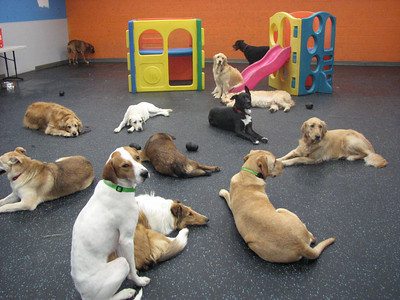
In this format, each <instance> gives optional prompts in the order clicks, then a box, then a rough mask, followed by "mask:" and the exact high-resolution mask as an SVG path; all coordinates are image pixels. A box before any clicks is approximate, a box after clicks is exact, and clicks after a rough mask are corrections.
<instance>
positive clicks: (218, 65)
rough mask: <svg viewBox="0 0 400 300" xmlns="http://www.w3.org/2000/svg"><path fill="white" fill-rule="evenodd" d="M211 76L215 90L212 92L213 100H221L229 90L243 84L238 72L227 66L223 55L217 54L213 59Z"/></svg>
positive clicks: (226, 60)
mask: <svg viewBox="0 0 400 300" xmlns="http://www.w3.org/2000/svg"><path fill="white" fill-rule="evenodd" d="M213 60H214V64H213V75H214V81H215V89H214V91H213V92H212V95H213V96H214V98H221V97H222V96H224V95H226V94H227V93H228V92H229V90H231V89H232V88H234V87H235V86H237V85H239V84H242V83H243V77H242V74H240V72H239V70H238V69H236V68H234V67H232V66H230V65H229V64H228V58H227V57H226V55H225V54H223V53H217V54H215V55H214V57H213Z"/></svg>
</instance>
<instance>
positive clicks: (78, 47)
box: [67, 40, 94, 65]
mask: <svg viewBox="0 0 400 300" xmlns="http://www.w3.org/2000/svg"><path fill="white" fill-rule="evenodd" d="M67 51H68V63H69V64H70V65H71V64H74V65H75V64H78V55H79V54H80V55H82V58H83V60H84V62H85V63H87V64H88V63H89V62H88V61H87V60H86V58H85V53H91V54H93V53H94V47H93V45H91V44H89V43H86V42H84V41H80V40H71V41H69V43H68V45H67Z"/></svg>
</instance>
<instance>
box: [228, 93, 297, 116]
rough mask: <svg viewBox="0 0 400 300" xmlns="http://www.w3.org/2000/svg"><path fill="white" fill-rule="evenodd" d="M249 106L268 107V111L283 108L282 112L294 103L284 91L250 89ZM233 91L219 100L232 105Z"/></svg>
mask: <svg viewBox="0 0 400 300" xmlns="http://www.w3.org/2000/svg"><path fill="white" fill-rule="evenodd" d="M250 94H251V106H252V107H261V108H268V109H269V111H270V112H272V113H274V112H276V111H278V110H279V109H281V108H283V111H284V112H288V111H289V110H290V108H291V107H292V106H294V105H295V102H294V101H293V99H292V97H291V96H290V94H289V93H288V92H286V91H281V90H276V91H250ZM233 95H235V94H233V93H229V94H227V95H225V96H223V97H222V99H221V102H222V103H224V104H226V106H233V105H234V104H235V100H232V99H231V98H232V96H233Z"/></svg>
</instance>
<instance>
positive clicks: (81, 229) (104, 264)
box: [71, 147, 150, 299]
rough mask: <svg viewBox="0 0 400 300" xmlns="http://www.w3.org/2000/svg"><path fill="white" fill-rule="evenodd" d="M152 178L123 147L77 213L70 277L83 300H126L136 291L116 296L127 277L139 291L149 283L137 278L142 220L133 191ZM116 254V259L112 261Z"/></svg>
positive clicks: (136, 156) (133, 151)
mask: <svg viewBox="0 0 400 300" xmlns="http://www.w3.org/2000/svg"><path fill="white" fill-rule="evenodd" d="M148 177H149V173H148V171H147V169H146V168H145V167H144V166H143V165H142V164H141V163H140V157H139V152H138V151H137V150H136V149H134V148H131V147H120V148H118V149H116V150H115V151H114V152H113V153H111V155H110V157H109V159H108V160H107V162H106V164H105V166H104V169H103V180H101V181H99V183H98V184H97V186H96V189H95V191H94V193H93V195H92V197H91V198H90V199H89V201H88V202H87V204H86V205H85V207H84V208H83V209H82V211H81V212H80V213H79V215H78V217H77V219H76V221H75V224H74V228H73V232H72V247H71V275H72V279H73V280H74V283H75V287H76V289H77V290H78V291H79V293H80V295H81V297H82V298H83V299H127V298H130V297H132V296H133V295H134V294H135V290H134V289H129V288H127V289H123V290H122V291H120V292H118V293H117V294H116V292H117V290H118V288H119V287H120V285H121V283H122V282H123V281H124V280H125V279H126V277H128V278H129V279H131V280H133V281H134V283H135V284H136V285H138V286H145V285H147V284H148V283H149V281H150V279H149V278H147V277H139V276H138V274H137V270H136V265H135V259H134V257H135V254H134V247H133V239H134V236H135V229H136V225H137V222H138V218H139V207H138V204H137V201H136V199H135V188H136V186H137V185H138V184H141V183H143V182H144V181H145V179H146V178H148ZM113 251H116V252H117V254H118V256H119V257H118V258H116V259H115V260H113V261H110V262H108V256H109V255H110V253H112V252H113Z"/></svg>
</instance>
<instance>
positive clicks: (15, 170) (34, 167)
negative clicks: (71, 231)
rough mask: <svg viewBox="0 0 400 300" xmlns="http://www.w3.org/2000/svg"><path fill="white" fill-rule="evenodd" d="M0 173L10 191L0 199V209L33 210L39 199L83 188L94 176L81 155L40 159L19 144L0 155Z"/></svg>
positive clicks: (3, 210)
mask: <svg viewBox="0 0 400 300" xmlns="http://www.w3.org/2000/svg"><path fill="white" fill-rule="evenodd" d="M2 173H6V174H7V177H8V179H9V180H10V185H11V188H12V193H11V194H10V195H8V196H7V197H5V198H4V199H2V200H0V212H13V211H18V210H34V209H35V208H36V206H38V204H40V203H42V202H45V201H49V200H54V199H57V198H60V197H63V196H66V195H69V194H72V193H75V192H78V191H81V190H84V189H86V188H87V187H88V186H89V185H90V184H91V183H92V182H93V178H94V174H93V167H92V165H91V163H90V162H89V161H88V160H87V159H86V158H84V157H83V156H69V157H63V158H60V159H58V160H56V162H55V163H44V162H41V161H38V160H35V159H31V158H30V157H28V156H27V155H26V150H25V149H24V148H22V147H17V148H15V150H14V151H11V152H7V153H5V154H3V155H2V156H0V174H2ZM20 199H21V201H18V200H20Z"/></svg>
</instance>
